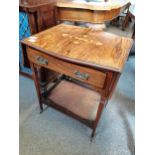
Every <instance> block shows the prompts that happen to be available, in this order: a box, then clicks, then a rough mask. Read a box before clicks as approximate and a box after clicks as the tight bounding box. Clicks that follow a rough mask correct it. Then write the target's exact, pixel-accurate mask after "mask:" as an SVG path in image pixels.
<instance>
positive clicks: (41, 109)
mask: <svg viewBox="0 0 155 155" xmlns="http://www.w3.org/2000/svg"><path fill="white" fill-rule="evenodd" d="M30 65H31V69H32V77H33V80H34V83H35V87H36V90H37V95H38V101H39V106H40V113H42V111H43V104H42V102H41V91H40V86H39V81H38V79H37V70H36V68H35V67H34V64H32V63H30Z"/></svg>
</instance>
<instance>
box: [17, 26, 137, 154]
mask: <svg viewBox="0 0 155 155" xmlns="http://www.w3.org/2000/svg"><path fill="white" fill-rule="evenodd" d="M106 31H108V32H112V33H115V34H118V35H122V36H128V37H130V36H131V30H130V28H129V29H127V30H126V31H125V32H124V31H121V30H120V29H119V28H115V27H112V26H110V27H107V29H106ZM19 84H20V92H19V94H20V95H19V99H20V108H19V114H20V122H19V128H20V132H19V135H20V155H134V150H135V145H134V127H135V124H134V123H135V91H134V89H135V58H134V56H131V57H129V59H128V61H127V63H126V66H125V68H124V71H123V73H122V75H121V77H120V80H119V83H118V85H117V88H116V90H115V92H114V94H113V96H112V99H111V100H110V101H109V103H108V105H107V107H106V109H104V112H103V114H102V117H101V120H100V123H99V126H98V128H97V132H96V137H95V139H94V140H93V142H90V134H91V130H90V129H89V128H87V127H86V126H85V125H83V124H81V123H79V122H78V121H76V120H73V119H71V118H70V117H68V116H65V115H64V114H62V113H60V112H58V111H56V110H54V109H51V108H47V109H46V110H45V111H44V112H43V113H42V114H40V113H39V107H38V100H37V95H36V91H35V87H34V83H33V81H32V80H29V79H27V78H25V77H22V76H20V81H19Z"/></svg>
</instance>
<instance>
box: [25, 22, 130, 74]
mask: <svg viewBox="0 0 155 155" xmlns="http://www.w3.org/2000/svg"><path fill="white" fill-rule="evenodd" d="M132 42H133V41H132V39H130V38H125V37H120V36H116V35H114V34H111V33H107V32H96V31H93V30H91V29H89V28H83V27H78V26H71V25H65V24H60V25H57V26H55V27H52V28H50V29H47V30H45V31H42V32H40V33H38V34H35V35H33V36H31V37H28V38H26V39H24V40H23V41H22V43H24V44H26V45H28V46H30V47H32V48H35V49H37V50H40V51H41V52H43V53H47V54H49V55H51V56H54V57H57V58H59V59H63V60H66V61H71V62H74V63H78V64H83V65H86V66H92V67H97V68H100V69H110V70H113V71H116V72H121V71H122V69H123V67H124V64H125V62H126V59H127V57H128V54H129V52H130V49H131V46H132Z"/></svg>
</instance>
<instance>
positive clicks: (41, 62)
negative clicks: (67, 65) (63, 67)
mask: <svg viewBox="0 0 155 155" xmlns="http://www.w3.org/2000/svg"><path fill="white" fill-rule="evenodd" d="M35 59H36V60H37V62H38V63H39V64H41V65H48V60H47V59H45V58H43V57H41V56H36V57H35Z"/></svg>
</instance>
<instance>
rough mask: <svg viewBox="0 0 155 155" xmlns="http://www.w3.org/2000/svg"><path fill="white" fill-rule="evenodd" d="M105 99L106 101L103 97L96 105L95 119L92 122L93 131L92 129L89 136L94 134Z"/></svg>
mask: <svg viewBox="0 0 155 155" xmlns="http://www.w3.org/2000/svg"><path fill="white" fill-rule="evenodd" d="M105 101H106V100H105V99H104V100H101V102H100V104H99V106H98V110H97V115H96V119H95V121H94V124H93V131H92V134H91V138H93V137H94V135H95V131H96V128H97V125H98V122H99V120H100V117H101V114H102V111H103V107H104V105H105Z"/></svg>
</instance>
